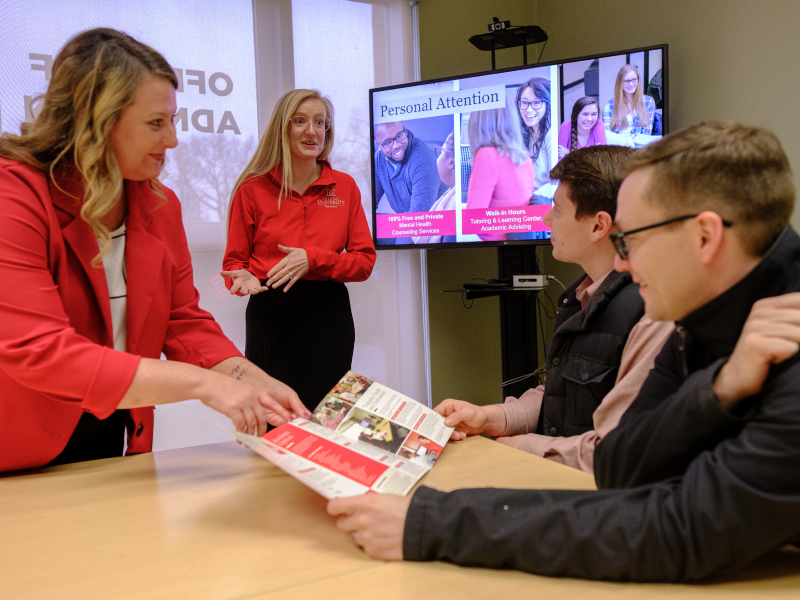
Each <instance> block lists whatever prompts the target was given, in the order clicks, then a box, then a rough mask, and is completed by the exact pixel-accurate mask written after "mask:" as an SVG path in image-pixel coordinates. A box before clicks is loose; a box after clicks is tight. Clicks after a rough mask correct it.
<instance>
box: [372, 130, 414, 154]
mask: <svg viewBox="0 0 800 600" xmlns="http://www.w3.org/2000/svg"><path fill="white" fill-rule="evenodd" d="M407 137H408V134H407V133H406V130H405V129H403V131H401V132H400V133H398V134H397V135H396V136H394V137H393V138H389V139H388V140H383V141H382V142H379V141H378V140H375V143H376V144H378V146H380V147H381V148H383V149H384V150H388V149H389V148H391V147H392V144H394V143H395V142H397V143H398V144H399V143H400V142H405V141H406V138H407Z"/></svg>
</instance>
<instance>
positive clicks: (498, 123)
mask: <svg viewBox="0 0 800 600" xmlns="http://www.w3.org/2000/svg"><path fill="white" fill-rule="evenodd" d="M514 112H515V111H514V109H513V107H512V105H511V100H510V99H509V98H508V97H506V107H505V108H491V109H488V110H481V111H476V112H473V113H472V114H470V116H469V125H468V126H467V127H468V129H467V131H468V132H469V151H470V153H471V154H472V157H473V158H474V157H475V155H476V154H477V153H478V150H480V149H481V148H484V147H487V146H488V147H492V148H497V153H498V154H499V155H500V156H507V157H508V158H510V159H511V161H512V162H513V163H514V164H515V165H521V164H522V163H524V162H525V161H526V160H527V159H528V158H530V157H529V156H528V151H527V150H526V149H525V146H523V145H522V134H521V133H520V131H519V127H518V126H517V123H516V118H515V117H514Z"/></svg>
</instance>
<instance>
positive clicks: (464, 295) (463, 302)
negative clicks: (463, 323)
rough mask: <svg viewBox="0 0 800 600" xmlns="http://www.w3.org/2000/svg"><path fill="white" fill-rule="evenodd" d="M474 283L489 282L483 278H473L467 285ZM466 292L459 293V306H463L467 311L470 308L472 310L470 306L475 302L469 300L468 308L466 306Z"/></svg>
mask: <svg viewBox="0 0 800 600" xmlns="http://www.w3.org/2000/svg"><path fill="white" fill-rule="evenodd" d="M476 281H482V282H483V283H489V280H488V279H484V278H483V277H473V278H472V279H470V280H469V281H468V282H467V283H473V282H476ZM467 291H468V290H464V291H463V292H462V293H461V304H462V305H463V306H464V308H466V309H467V310H469V309H470V308H472V305H473V304H474V303H475V300H470V301H469V306H467Z"/></svg>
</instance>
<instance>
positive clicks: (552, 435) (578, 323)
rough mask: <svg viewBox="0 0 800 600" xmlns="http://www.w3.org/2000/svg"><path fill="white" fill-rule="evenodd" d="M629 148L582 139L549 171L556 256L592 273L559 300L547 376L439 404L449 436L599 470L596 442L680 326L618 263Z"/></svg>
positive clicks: (547, 218) (616, 420) (616, 418)
mask: <svg viewBox="0 0 800 600" xmlns="http://www.w3.org/2000/svg"><path fill="white" fill-rule="evenodd" d="M632 152H633V150H631V149H630V148H625V147H622V146H590V147H588V148H581V149H580V150H574V151H572V152H570V153H569V154H567V155H566V156H565V157H564V158H563V159H562V160H561V161H560V162H559V163H558V164H557V165H556V166H555V168H553V170H552V171H550V179H553V180H557V181H558V189H556V193H555V197H554V198H553V207H552V209H551V210H550V212H548V213H547V215H545V217H544V222H545V224H546V225H547V226H548V227H550V228H551V230H552V242H553V258H555V259H556V260H560V261H562V262H570V263H575V264H577V265H580V267H581V268H582V269H583V270H584V273H585V274H584V275H583V276H581V277H580V278H578V280H577V281H575V282H574V283H573V284H572V285H570V286H569V287H568V288H567V289H566V290H565V291H564V293H563V294H561V296H560V297H559V299H558V309H557V314H556V329H555V333H554V334H553V341H552V343H551V344H550V348H549V351H548V353H547V363H546V365H545V366H546V369H547V380H546V382H545V385H540V386H537V387H535V388H532V389H530V390H528V391H526V392H525V393H524V394H522V396H520V397H519V398H514V397H508V398H506V401H505V403H503V404H490V405H487V406H478V405H475V404H471V403H469V402H464V401H462V400H453V399H447V400H445V401H444V402H442V403H441V404H439V405H438V406H437V407H436V412H438V413H439V414H441V415H443V416H445V417H447V418H446V420H445V423H447V425H448V426H451V427H455V428H456V429H455V431H454V432H453V435H452V436H451V439H453V440H458V439H463V438H464V437H466V436H467V435H476V434H485V435H489V436H493V437H497V439H498V441H499V442H501V443H504V444H507V445H509V446H513V447H515V448H519V449H520V450H524V451H526V452H530V453H531V454H536V455H538V456H543V457H545V458H548V459H550V460H554V461H556V462H560V463H563V464H565V465H569V466H571V467H575V468H576V469H582V470H584V471H587V472H589V473H591V472H593V470H594V467H593V460H594V450H595V447H596V446H597V444H598V443H599V442H600V440H602V439H603V437H604V436H605V435H606V434H607V433H608V432H609V431H611V430H612V429H614V427H616V426H617V423H619V420H620V417H621V416H622V414H623V413H624V412H625V411H626V409H627V408H628V407H629V406H630V405H631V402H633V400H634V399H635V398H636V395H637V394H638V393H639V389H640V388H641V387H642V384H643V383H644V380H645V378H646V377H647V375H648V373H649V372H650V369H652V368H653V361H655V358H656V356H657V355H658V353H659V352H660V351H661V348H662V347H663V346H664V343H665V342H666V341H667V338H668V337H669V336H670V334H671V333H672V331H673V330H674V326H673V325H672V323H668V322H661V321H653V320H652V319H651V318H650V317H648V316H646V315H645V314H644V302H643V301H642V299H641V297H640V296H639V293H638V287H639V286H637V285H636V284H635V283H633V281H632V280H631V276H630V274H629V273H620V272H617V271H615V270H614V257H615V256H616V251H615V250H614V246H613V244H610V243H609V238H608V236H609V233H610V232H611V230H612V228H613V223H614V215H615V214H616V211H617V192H619V186H620V184H621V183H622V177H620V175H619V174H618V173H617V170H618V169H619V167H621V166H622V165H623V164H624V163H625V161H626V160H627V159H628V158H629V157H630V155H631V153H632Z"/></svg>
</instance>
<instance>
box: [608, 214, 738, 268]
mask: <svg viewBox="0 0 800 600" xmlns="http://www.w3.org/2000/svg"><path fill="white" fill-rule="evenodd" d="M699 214H700V213H697V214H694V215H681V216H680V217H674V218H672V219H667V220H666V221H661V222H660V223H654V224H652V225H647V226H646V227H639V228H638V229H631V230H630V231H619V232H617V233H612V234H610V235H609V236H608V237H609V238H611V242H612V243H613V244H614V248H616V250H617V254H619V257H620V258H621V259H622V260H628V247H627V246H626V245H625V240H624V239H623V238H624V237H625V236H626V235H632V234H634V233H640V232H642V231H647V230H648V229H655V228H656V227H664V226H665V225H671V224H672V223H678V222H679V221H685V220H686V219H694V218H695V217H696V216H698V215H699ZM722 225H723V227H732V226H733V223H731V222H730V221H727V220H725V219H722Z"/></svg>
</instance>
